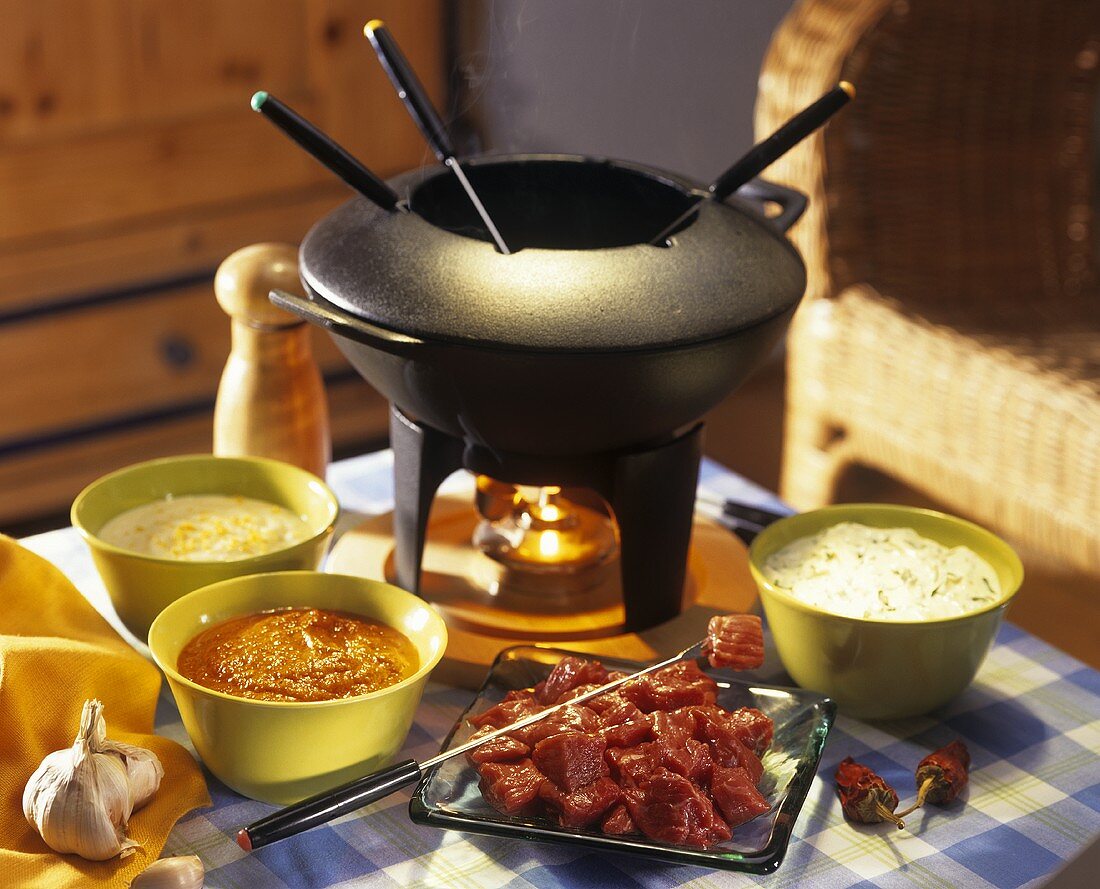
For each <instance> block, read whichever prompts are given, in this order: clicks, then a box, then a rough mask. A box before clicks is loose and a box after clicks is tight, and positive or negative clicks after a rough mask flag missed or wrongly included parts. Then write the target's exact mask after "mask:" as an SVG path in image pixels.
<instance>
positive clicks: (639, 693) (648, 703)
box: [621, 661, 718, 713]
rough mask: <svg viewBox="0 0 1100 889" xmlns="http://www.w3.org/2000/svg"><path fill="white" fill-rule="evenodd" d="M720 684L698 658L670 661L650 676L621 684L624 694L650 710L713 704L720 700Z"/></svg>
mask: <svg viewBox="0 0 1100 889" xmlns="http://www.w3.org/2000/svg"><path fill="white" fill-rule="evenodd" d="M717 692H718V684H717V683H716V682H715V681H714V680H713V679H711V678H710V677H709V676H707V675H706V674H705V673H704V672H703V671H702V670H700V669H699V667H698V666H697V665H696V664H695V662H694V661H680V662H678V663H675V664H670V665H669V666H667V667H665V668H664V669H663V670H658V671H657V672H656V673H653V674H651V675H649V676H644V677H642V678H641V679H638V680H635V681H633V682H628V683H626V684H625V685H623V686H622V687H621V694H622V696H623V697H624V698H626V699H627V700H629V701H631V702H633V704H634V705H635V706H637V707H638V708H639V709H641V710H644V711H645V712H646V713H652V712H653V711H654V710H677V709H679V708H680V707H688V706H690V705H692V704H713V703H714V702H715V701H716V700H717V699H718V694H717Z"/></svg>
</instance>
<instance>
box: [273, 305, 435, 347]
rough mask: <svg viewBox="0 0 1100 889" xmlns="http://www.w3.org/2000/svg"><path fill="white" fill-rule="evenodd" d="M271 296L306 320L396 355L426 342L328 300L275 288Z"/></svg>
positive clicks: (283, 306)
mask: <svg viewBox="0 0 1100 889" xmlns="http://www.w3.org/2000/svg"><path fill="white" fill-rule="evenodd" d="M268 299H270V300H271V302H273V303H274V304H275V305H277V306H278V307H279V308H281V309H286V310H287V311H288V312H293V313H294V314H295V315H300V316H301V317H303V318H305V319H306V320H307V321H312V322H313V323H314V324H319V325H320V326H321V327H324V328H325V329H326V330H330V331H332V332H333V333H336V334H339V335H340V336H342V337H346V338H347V339H349V340H355V342H357V343H363V344H364V345H367V346H373V347H374V348H376V349H381V350H382V351H383V352H391V353H393V354H394V355H405V354H407V353H408V352H409V351H410V350H411V349H415V348H416V347H418V346H423V345H424V341H423V340H419V339H417V338H416V337H412V336H408V335H407V334H404V333H396V332H395V331H392V330H387V329H386V328H384V327H378V326H377V325H374V324H371V323H370V322H369V321H364V320H363V319H362V318H356V317H355V316H354V315H349V314H348V313H347V312H342V311H340V310H339V309H337V308H336V307H334V306H332V305H331V304H329V303H320V302H318V301H315V300H312V299H306V298H305V297H302V296H296V295H295V294H293V293H287V292H286V291H285V290H272V291H271V293H269V294H268Z"/></svg>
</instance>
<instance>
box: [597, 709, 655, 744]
mask: <svg viewBox="0 0 1100 889" xmlns="http://www.w3.org/2000/svg"><path fill="white" fill-rule="evenodd" d="M639 713H640V717H639V718H638V719H630V720H627V721H626V722H620V723H618V724H617V725H605V726H601V727H600V735H601V737H603V739H604V740H605V741H606V742H607V746H608V747H634V746H636V745H638V744H641V743H642V742H643V741H645V740H648V738H649V735H650V732H651V731H652V726H651V725H650V722H649V717H648V716H646V715H645V714H644V713H641V711H639Z"/></svg>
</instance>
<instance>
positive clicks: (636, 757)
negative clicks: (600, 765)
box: [604, 743, 661, 787]
mask: <svg viewBox="0 0 1100 889" xmlns="http://www.w3.org/2000/svg"><path fill="white" fill-rule="evenodd" d="M604 760H605V761H606V762H607V763H608V765H610V766H611V773H612V774H613V775H614V776H615V777H616V778H618V780H619V783H620V784H621V785H622V786H623V787H626V786H628V785H633V784H640V783H641V782H643V781H645V780H646V779H647V778H648V777H649V776H650V775H651V774H652V773H653V770H654V769H655V768H657V767H658V766H659V765H660V764H661V754H660V751H659V750H657V748H656V747H654V745H653V744H652V743H645V744H639V745H638V746H637V747H608V748H607V753H605V754H604Z"/></svg>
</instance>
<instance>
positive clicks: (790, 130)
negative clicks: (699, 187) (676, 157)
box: [649, 80, 856, 245]
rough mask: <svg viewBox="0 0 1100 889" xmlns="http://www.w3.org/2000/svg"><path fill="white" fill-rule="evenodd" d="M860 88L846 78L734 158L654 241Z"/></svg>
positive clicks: (726, 192) (730, 189)
mask: <svg viewBox="0 0 1100 889" xmlns="http://www.w3.org/2000/svg"><path fill="white" fill-rule="evenodd" d="M855 95H856V88H855V87H854V86H852V85H851V84H850V83H848V81H846V80H842V81H841V82H840V83H839V84H838V85H837V86H835V87H833V88H832V89H831V90H829V92H827V93H825V95H823V96H822V97H821V98H820V99H818V100H817V101H816V102H814V103H813V104H812V105H809V106H808V107H806V108H803V109H802V110H801V111H800V112H798V114H796V115H795V116H794V117H792V118H791V119H790V120H788V121H787V122H786V123H785V124H783V126H781V127H780V128H779V129H778V130H776V131H775V132H774V133H772V134H771V135H770V136H768V137H767V138H766V139H764V140H762V141H760V142H757V143H756V144H755V145H754V146H753V147H752V148H750V149H749V150H748V152H747V153H746V154H744V155H743V156H742V157H741V158H739V159H738V160H736V161H734V163H733V165H732V166H730V168H729V169H727V170H726V171H725V172H724V173H723V174H722V175H721V176H719V177H718V178H717V179H715V180H714V181H713V182H712V183H711V184H710V186H709V187H708V188H707V192H708V194H707V195H706V196H699V197H698V198H697V199H696V200H695V201H694V202H693V203H692V204H691V206H690V207H688V208H687V209H686V210H685V211H684V212H683V213H681V214H680V215H679V216H677V217H676V218H675V219H674V220H673V221H672V222H670V223H669V224H668V225H666V226H665V227H664V228H663V229H661V231H660V233H659V234H657V235H655V236H654V237H653V238H652V239H651V240H650V242H649V243H650V244H654V245H660V244H663V243H664V242H665V241H666V240H668V236H669V235H671V234H672V233H673V232H674V231H676V229H677V228H679V227H680V225H681V224H682V223H683V222H684V221H685V220H686V219H687V218H688V217H690V216H691V214H692V213H694V212H695V211H696V210H698V209H699V205H700V204H701V203H702V202H703V201H704V200H715V201H723V200H725V199H726V198H728V197H729V196H730V195H731V194H733V193H734V192H735V191H737V189H739V188H740V187H741V186H742V185H744V184H745V183H746V182H748V181H749V180H750V179H752V178H753V177H754V176H757V175H759V174H760V173H761V172H763V171H764V170H765V169H766V168H767V167H770V166H771V165H772V164H773V163H775V162H776V161H777V160H779V158H781V157H782V156H783V155H785V154H786V153H787V152H788V151H790V150H791V149H792V148H794V146H795V145H797V144H798V143H799V142H801V141H802V140H803V139H805V138H806V137H807V136H808V135H810V133H812V132H813V131H814V130H817V129H819V128H820V127H822V126H824V125H825V122H826V121H828V119H829V118H830V117H832V116H833V115H834V114H836V113H837V112H838V111H839V110H840V109H841V108H843V107H844V106H845V105H847V104H848V103H849V102H850V101H851V100H852V99H854V98H855Z"/></svg>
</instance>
